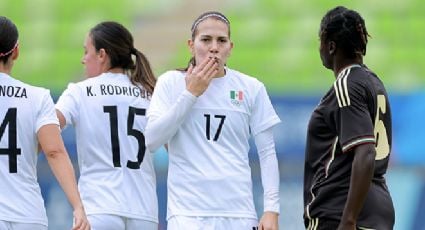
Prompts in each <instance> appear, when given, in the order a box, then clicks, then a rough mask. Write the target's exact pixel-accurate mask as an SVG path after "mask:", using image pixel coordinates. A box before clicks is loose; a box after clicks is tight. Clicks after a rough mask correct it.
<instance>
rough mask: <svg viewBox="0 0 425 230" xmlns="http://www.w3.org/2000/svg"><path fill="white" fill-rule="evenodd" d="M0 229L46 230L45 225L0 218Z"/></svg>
mask: <svg viewBox="0 0 425 230" xmlns="http://www.w3.org/2000/svg"><path fill="white" fill-rule="evenodd" d="M0 230H47V226H46V225H42V224H27V223H17V222H11V221H4V220H0Z"/></svg>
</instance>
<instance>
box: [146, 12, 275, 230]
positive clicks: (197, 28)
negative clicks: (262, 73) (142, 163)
mask: <svg viewBox="0 0 425 230" xmlns="http://www.w3.org/2000/svg"><path fill="white" fill-rule="evenodd" d="M232 46H233V43H232V42H231V40H230V25H229V21H228V20H227V19H226V17H225V16H224V15H223V14H221V13H219V12H205V13H204V14H201V15H200V16H199V17H198V19H196V20H195V22H194V23H193V26H192V39H191V40H189V48H190V49H191V51H192V55H193V59H192V62H191V63H190V65H191V66H190V67H189V68H187V69H185V70H173V71H168V72H166V73H165V74H163V75H162V76H160V77H159V79H158V84H157V86H156V88H155V92H154V94H153V96H152V102H151V106H150V108H149V111H148V118H149V121H148V125H147V127H146V137H147V146H148V147H149V148H150V149H151V150H155V149H156V148H158V147H159V146H161V145H163V144H168V152H169V169H168V184H167V185H168V200H167V201H168V212H167V219H168V229H169V230H179V229H254V228H256V227H257V225H259V229H263V227H264V229H272V230H277V229H278V221H277V219H278V218H277V217H278V213H279V171H278V164H277V158H276V152H275V148H274V140H273V132H272V128H273V127H274V126H275V125H276V124H278V123H279V122H280V119H279V117H278V116H277V114H276V112H275V111H274V109H273V106H272V104H271V102H270V99H269V97H268V95H267V92H266V88H265V87H264V85H263V84H262V83H261V82H260V81H258V80H257V79H255V78H253V77H250V76H247V75H245V74H243V73H240V72H238V71H236V70H233V69H230V68H227V67H225V63H226V59H227V57H228V56H229V55H230V50H231V48H232ZM251 136H253V137H254V139H255V144H256V146H257V150H258V155H259V158H260V166H261V178H262V184H263V188H264V215H263V216H262V218H261V220H260V221H258V220H257V214H256V211H255V207H254V197H253V194H252V181H251V168H250V166H249V160H248V151H249V143H248V140H249V138H250V137H251Z"/></svg>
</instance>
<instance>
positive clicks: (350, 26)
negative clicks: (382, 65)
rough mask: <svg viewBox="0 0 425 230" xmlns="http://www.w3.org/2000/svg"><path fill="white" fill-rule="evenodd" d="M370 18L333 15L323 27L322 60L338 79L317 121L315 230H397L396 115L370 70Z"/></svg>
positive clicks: (310, 154)
mask: <svg viewBox="0 0 425 230" xmlns="http://www.w3.org/2000/svg"><path fill="white" fill-rule="evenodd" d="M367 37H368V33H367V31H366V27H365V23H364V20H363V18H362V17H361V16H360V15H359V14H358V13H357V12H355V11H352V10H348V9H346V8H344V7H336V8H334V9H332V10H330V11H329V12H328V13H327V14H326V15H325V16H324V17H323V19H322V23H321V28H320V40H321V44H320V56H321V58H322V62H323V65H324V66H325V67H326V68H328V69H332V70H333V71H334V73H335V76H336V80H335V82H334V84H333V86H332V87H331V88H330V90H329V91H328V92H327V93H326V94H325V96H324V97H323V98H322V100H321V101H320V103H319V105H318V106H317V107H316V109H315V110H314V112H313V114H312V115H311V118H310V122H309V125H308V134H307V147H306V159H305V178H304V205H305V212H304V218H305V227H306V228H307V229H340V230H341V229H376V230H387V229H392V228H393V225H394V208H393V203H392V200H391V196H390V194H389V191H388V188H387V185H386V183H385V178H384V174H385V173H386V171H387V168H388V161H389V156H390V150H391V110H390V104H389V101H388V95H387V92H386V90H385V87H384V85H383V83H382V82H381V80H380V79H379V78H378V77H377V76H376V75H375V74H374V73H373V72H372V71H370V70H369V69H368V68H367V67H366V66H365V65H364V64H363V63H362V61H363V60H362V59H363V58H362V56H363V55H365V53H366V44H367Z"/></svg>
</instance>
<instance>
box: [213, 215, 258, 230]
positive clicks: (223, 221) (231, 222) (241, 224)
mask: <svg viewBox="0 0 425 230" xmlns="http://www.w3.org/2000/svg"><path fill="white" fill-rule="evenodd" d="M212 221H213V223H211V224H214V226H215V228H214V230H215V229H217V230H218V229H247V230H257V229H258V220H256V219H252V218H234V217H217V218H215V219H212Z"/></svg>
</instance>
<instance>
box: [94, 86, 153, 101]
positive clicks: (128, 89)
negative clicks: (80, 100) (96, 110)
mask: <svg viewBox="0 0 425 230" xmlns="http://www.w3.org/2000/svg"><path fill="white" fill-rule="evenodd" d="M86 95H87V96H88V97H95V96H99V95H100V96H106V95H122V96H130V97H141V98H150V97H151V95H150V93H148V92H147V91H146V90H145V89H143V88H139V87H137V86H121V85H111V84H107V85H105V84H100V85H95V86H86Z"/></svg>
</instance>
